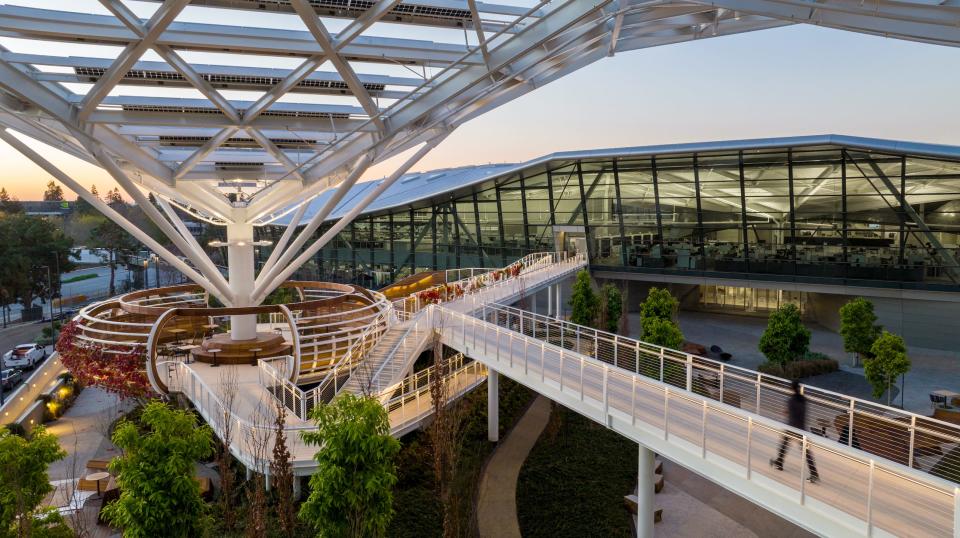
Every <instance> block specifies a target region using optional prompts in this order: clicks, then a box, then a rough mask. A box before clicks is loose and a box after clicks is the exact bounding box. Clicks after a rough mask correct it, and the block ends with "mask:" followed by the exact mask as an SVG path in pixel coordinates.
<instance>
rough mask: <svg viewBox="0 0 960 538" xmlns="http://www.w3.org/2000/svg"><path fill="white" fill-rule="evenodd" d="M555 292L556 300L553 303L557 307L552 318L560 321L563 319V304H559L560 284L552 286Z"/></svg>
mask: <svg viewBox="0 0 960 538" xmlns="http://www.w3.org/2000/svg"><path fill="white" fill-rule="evenodd" d="M553 287H554V288H556V290H557V299H556V301H555V303H556V305H557V307H556V308H555V309H554V310H553V314H554V317H555V318H557V319H561V318H562V317H563V303H562V302H560V284H559V283H557V284H555V285H554V286H553Z"/></svg>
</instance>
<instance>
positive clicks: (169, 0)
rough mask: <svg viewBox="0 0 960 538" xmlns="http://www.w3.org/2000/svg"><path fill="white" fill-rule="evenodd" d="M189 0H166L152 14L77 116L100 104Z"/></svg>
mask: <svg viewBox="0 0 960 538" xmlns="http://www.w3.org/2000/svg"><path fill="white" fill-rule="evenodd" d="M189 3H190V0H166V1H165V2H164V3H163V5H161V6H160V7H159V8H158V9H157V11H156V12H155V13H154V14H153V16H152V17H150V20H149V21H148V22H147V24H146V33H144V34H143V35H142V36H138V37H139V41H133V42H130V43H129V44H127V46H126V48H124V49H123V52H121V53H120V56H118V57H117V59H116V61H114V63H113V65H111V66H110V68H109V69H107V71H106V72H105V73H104V74H103V76H102V77H100V80H98V81H97V83H96V84H94V85H93V88H91V89H90V91H88V92H87V94H86V95H85V96H84V98H83V103H82V104H81V106H80V112H79V114H78V118H79V119H80V121H83V120H85V119H86V118H87V116H89V115H90V113H91V112H93V110H94V109H96V108H97V106H98V105H99V104H100V101H101V100H102V99H103V98H104V97H106V96H107V94H108V93H110V90H112V89H113V87H114V86H116V85H117V83H118V82H120V79H121V78H123V76H124V75H126V74H127V71H129V70H130V67H131V66H132V65H133V64H134V63H136V61H137V60H139V59H140V57H141V56H143V53H145V52H147V51H148V50H150V48H151V47H152V46H153V44H154V42H156V41H157V39H159V38H160V35H161V34H163V31H164V30H166V28H167V26H169V25H170V23H172V22H173V20H174V19H175V18H177V15H179V14H180V12H181V11H182V10H183V8H185V7H186V6H187V4H189Z"/></svg>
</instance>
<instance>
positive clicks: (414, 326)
mask: <svg viewBox="0 0 960 538" xmlns="http://www.w3.org/2000/svg"><path fill="white" fill-rule="evenodd" d="M425 312H426V310H421V311H420V312H419V313H417V315H416V317H414V318H413V320H411V323H410V326H408V327H407V328H406V330H404V331H403V336H401V337H400V339H399V340H397V342H396V343H395V344H394V345H393V347H391V348H390V351H388V352H387V355H386V356H385V357H384V359H383V361H382V362H381V363H380V366H379V367H377V370H376V371H375V372H373V373H372V374H371V375H370V378H369V379H368V380H367V382H366V385H367V390H368V391H369V392H370V393H371V394H380V393H382V392H383V391H384V390H385V389H384V387H383V386H382V385H381V383H380V374H382V373H383V369H384V368H385V367H386V366H387V364H390V362H391V361H392V360H393V357H394V356H395V355H396V354H397V351H398V350H399V349H400V346H406V345H407V344H409V342H410V341H411V340H410V333H411V332H413V331H419V330H420V324H421V322H424V320H425V318H428V317H430V316H425ZM428 321H430V322H431V328H432V320H428ZM354 375H356V374H354ZM374 380H376V383H377V385H376V387H377V388H376V390H374V389H373V383H374Z"/></svg>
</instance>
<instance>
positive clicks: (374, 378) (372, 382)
mask: <svg viewBox="0 0 960 538" xmlns="http://www.w3.org/2000/svg"><path fill="white" fill-rule="evenodd" d="M431 313H432V312H431V311H429V310H422V311H420V312H419V313H418V314H417V315H416V317H414V318H413V319H411V320H410V325H409V326H408V327H407V329H406V330H405V331H404V332H403V334H402V335H401V337H400V339H399V340H397V342H396V343H394V344H393V346H392V347H391V348H390V350H389V351H387V353H386V355H385V356H384V357H383V360H382V361H381V362H380V364H379V365H377V366H376V370H373V371H370V370H368V369H366V366H368V362H369V360H367V361H364V362H363V363H362V364H361V366H360V367H359V368H357V369H356V370H354V373H353V376H351V377H357V380H356V383H358V384H359V385H360V390H361V392H362V393H363V394H369V395H378V394H382V393H383V392H384V391H386V390H387V389H388V388H390V387H391V386H392V385H394V384H396V383H397V382H396V381H394V380H393V379H394V377H393V376H391V380H390V382H389V383H386V382H384V375H385V374H388V375H389V374H396V372H398V371H400V370H401V369H403V368H402V367H396V366H391V367H390V368H388V365H393V364H394V363H395V362H396V358H397V357H398V354H402V355H399V356H400V357H401V358H403V364H404V365H405V364H406V362H407V361H408V360H409V357H408V355H409V354H410V353H412V351H413V350H416V349H418V348H419V347H420V346H421V342H420V340H419V338H414V335H413V333H418V332H423V333H424V334H423V337H427V336H429V333H430V332H432V331H433V316H432V315H431ZM358 376H366V378H365V379H360V378H359V377H358ZM348 383H349V381H348Z"/></svg>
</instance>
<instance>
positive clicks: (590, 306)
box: [570, 269, 600, 326]
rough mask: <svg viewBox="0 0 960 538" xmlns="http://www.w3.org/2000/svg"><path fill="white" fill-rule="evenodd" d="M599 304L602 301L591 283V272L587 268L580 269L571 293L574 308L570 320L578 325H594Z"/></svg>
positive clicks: (571, 305) (571, 302)
mask: <svg viewBox="0 0 960 538" xmlns="http://www.w3.org/2000/svg"><path fill="white" fill-rule="evenodd" d="M599 305H600V301H599V299H598V298H597V295H596V294H595V293H594V292H593V286H592V285H591V284H590V272H589V271H587V270H586V269H583V270H581V271H579V272H578V273H577V281H576V282H574V283H573V292H572V293H571V294H570V308H571V309H573V312H572V313H571V315H570V321H572V322H574V323H576V324H577V325H587V326H592V325H593V320H595V319H596V318H597V309H598V308H599Z"/></svg>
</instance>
